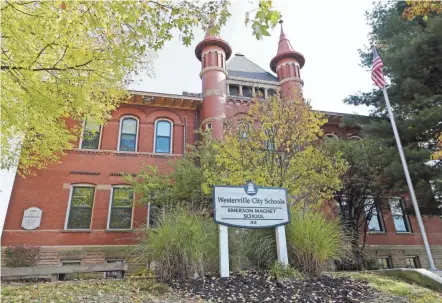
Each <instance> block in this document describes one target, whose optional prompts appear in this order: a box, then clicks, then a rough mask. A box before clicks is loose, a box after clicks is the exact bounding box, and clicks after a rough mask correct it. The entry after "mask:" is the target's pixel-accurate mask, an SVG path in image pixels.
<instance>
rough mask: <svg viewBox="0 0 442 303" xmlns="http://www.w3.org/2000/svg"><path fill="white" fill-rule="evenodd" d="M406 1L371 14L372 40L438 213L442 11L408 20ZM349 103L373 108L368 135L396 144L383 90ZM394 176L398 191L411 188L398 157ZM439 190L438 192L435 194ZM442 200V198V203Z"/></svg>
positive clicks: (367, 61) (413, 165) (415, 172)
mask: <svg viewBox="0 0 442 303" xmlns="http://www.w3.org/2000/svg"><path fill="white" fill-rule="evenodd" d="M405 9H406V3H405V2H398V3H394V4H388V3H387V4H385V3H379V4H377V5H376V6H375V8H374V10H373V12H372V13H370V14H368V15H367V18H368V23H369V25H370V26H371V27H372V33H371V41H370V42H371V44H374V45H376V46H377V48H378V51H379V53H380V55H381V57H382V60H383V62H384V65H385V68H384V74H385V75H386V76H387V78H389V79H390V82H391V84H390V85H388V87H387V91H388V95H389V97H390V101H391V104H392V107H393V111H394V114H395V119H396V123H397V126H398V130H399V134H400V136H401V141H402V144H403V146H404V149H405V154H406V158H407V162H408V165H409V169H410V173H411V177H412V180H413V184H414V186H415V191H416V194H417V198H418V201H419V204H420V206H421V207H422V209H421V211H423V212H424V213H429V214H432V213H433V214H435V213H436V214H438V213H439V210H438V209H437V208H435V206H436V205H437V204H438V202H440V199H439V198H438V197H440V194H438V191H439V190H440V189H438V188H437V187H438V186H435V184H437V182H438V181H437V180H441V179H442V162H441V161H440V160H437V161H433V162H432V164H431V165H429V164H428V163H429V161H430V160H431V158H432V156H433V158H436V157H435V155H437V153H438V152H440V150H441V145H440V143H439V142H438V140H437V139H438V138H439V137H440V135H441V133H442V124H441V123H440V121H441V120H442V80H441V79H442V68H441V66H442V51H441V50H442V15H432V16H429V17H428V19H427V21H423V20H422V18H416V19H413V20H407V19H405V18H403V17H402V14H403V12H404V10H405ZM360 53H361V61H362V65H363V66H364V67H366V68H371V64H372V52H371V49H369V48H367V49H365V50H363V51H360ZM345 102H346V103H347V104H353V105H367V106H371V107H372V108H373V111H372V116H375V117H377V118H378V119H371V122H370V123H367V124H365V125H364V126H363V131H364V133H365V134H366V135H367V136H373V137H380V138H381V139H383V140H384V143H385V144H386V145H387V146H392V147H395V144H396V143H395V141H394V136H393V132H392V128H391V124H390V122H389V118H388V113H387V110H386V108H385V102H384V98H383V95H382V92H381V91H380V90H379V89H378V88H376V89H374V90H373V91H371V92H364V93H358V94H356V95H353V96H350V97H348V98H347V99H346V100H345ZM388 174H389V176H390V177H392V179H394V180H396V181H397V187H396V191H397V192H400V191H402V192H404V191H407V187H406V182H405V178H404V173H403V168H402V165H401V163H400V161H399V159H396V160H395V161H394V163H392V164H391V165H390V166H389V169H388ZM433 191H435V192H433ZM438 199H439V201H438Z"/></svg>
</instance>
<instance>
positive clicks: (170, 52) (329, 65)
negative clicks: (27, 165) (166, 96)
mask: <svg viewBox="0 0 442 303" xmlns="http://www.w3.org/2000/svg"><path fill="white" fill-rule="evenodd" d="M371 1H372V0H357V1H355V0H335V1H328V0H320V1H309V0H290V1H289V0H285V1H274V6H275V7H276V8H277V9H278V10H279V11H281V13H282V19H283V20H284V31H285V33H286V35H287V36H288V38H289V39H290V41H291V44H292V46H293V47H294V49H295V50H296V51H298V52H300V53H302V54H303V55H304V56H305V59H306V63H305V66H304V68H303V69H302V70H301V77H302V79H303V80H304V83H305V84H304V97H305V98H307V99H310V100H311V104H312V106H313V108H314V109H317V110H323V111H331V112H341V113H358V114H368V113H369V110H368V109H367V108H366V107H361V106H360V107H354V106H350V105H346V104H344V103H343V100H344V98H346V97H347V96H349V95H351V94H354V93H356V92H358V91H369V90H370V89H371V88H372V87H373V85H372V82H371V79H370V72H369V71H366V70H365V69H364V68H362V67H361V66H360V65H359V63H360V60H359V54H358V49H359V48H362V47H364V45H365V44H366V43H367V41H368V33H369V32H370V28H369V27H368V26H367V25H366V20H365V17H364V13H365V11H367V10H368V11H370V10H371V8H372V3H371ZM256 5H257V0H255V1H248V0H232V6H231V10H230V11H231V13H232V16H231V18H230V19H229V21H228V23H227V25H226V26H225V27H224V28H223V29H222V30H221V33H220V34H221V37H222V38H223V39H224V40H226V41H227V42H228V43H229V44H230V45H231V47H232V50H233V54H234V53H237V52H240V53H242V54H244V55H245V56H246V57H247V58H248V59H250V60H251V61H253V62H255V63H256V64H258V65H259V66H261V67H262V68H264V69H266V70H267V71H269V72H270V68H269V64H270V60H271V59H272V58H273V57H274V56H275V55H276V50H277V47H278V41H279V33H280V29H279V26H278V27H277V28H275V29H274V30H273V31H272V32H271V37H264V39H263V40H256V38H255V37H254V36H253V35H252V29H251V28H250V27H246V26H245V24H244V18H245V13H246V12H247V11H251V10H253V9H255V8H256ZM203 37H204V31H203V30H201V29H197V30H196V31H195V39H194V41H193V43H192V45H191V46H189V47H185V46H183V45H182V43H181V42H180V40H179V38H178V36H177V35H176V37H175V38H174V39H173V40H172V41H170V42H168V43H166V45H165V46H164V48H163V49H162V50H161V51H160V52H159V53H158V56H157V58H156V60H155V63H154V72H155V77H153V78H149V77H147V76H139V77H138V78H137V79H136V80H137V83H136V84H133V85H132V86H131V87H130V89H135V90H143V91H149V92H160V93H174V94H182V92H183V91H189V92H195V93H199V92H201V79H200V78H199V72H200V68H201V64H200V62H199V61H198V60H197V59H196V57H195V53H194V49H195V46H196V45H197V44H198V42H200V41H201V40H202V39H203ZM14 175H15V174H14V172H6V171H1V172H0V180H1V183H0V228H1V229H3V223H4V218H5V214H6V210H7V204H8V201H9V197H10V193H11V189H12V186H13V181H14Z"/></svg>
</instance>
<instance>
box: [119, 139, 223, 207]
mask: <svg viewBox="0 0 442 303" xmlns="http://www.w3.org/2000/svg"><path fill="white" fill-rule="evenodd" d="M202 135H203V138H204V140H202V141H200V142H198V143H197V144H196V145H195V146H188V149H189V150H188V153H187V154H186V157H184V158H180V159H175V160H171V161H170V162H169V166H168V167H166V168H165V169H163V170H162V171H159V170H158V168H157V167H156V166H155V165H147V166H146V167H143V168H142V169H141V171H140V172H139V173H138V174H136V175H126V176H125V177H124V178H125V180H126V181H127V182H128V183H130V184H131V185H132V186H133V188H134V192H135V193H136V194H137V197H139V200H138V203H141V204H148V203H151V205H155V206H159V207H161V208H163V209H165V210H166V211H167V210H172V209H176V208H177V207H180V206H182V207H186V208H188V209H190V210H198V211H205V210H206V211H208V210H209V207H210V205H211V203H210V201H211V200H210V196H211V192H210V193H209V192H204V191H203V184H204V183H205V182H206V180H205V177H204V174H203V169H210V168H211V167H214V161H215V150H214V146H215V144H216V141H214V140H213V139H212V138H211V136H209V134H207V133H205V134H204V133H202ZM201 163H204V165H201Z"/></svg>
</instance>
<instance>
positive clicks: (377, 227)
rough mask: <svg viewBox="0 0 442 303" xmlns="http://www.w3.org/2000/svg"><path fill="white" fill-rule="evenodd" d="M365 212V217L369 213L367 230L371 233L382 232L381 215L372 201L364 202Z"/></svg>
mask: <svg viewBox="0 0 442 303" xmlns="http://www.w3.org/2000/svg"><path fill="white" fill-rule="evenodd" d="M365 212H366V215H367V217H368V216H370V212H371V216H370V218H369V221H368V230H369V231H371V232H383V231H384V229H383V226H382V221H381V215H380V212H379V209H378V208H377V206H376V205H375V204H374V201H373V199H369V200H368V201H366V205H365Z"/></svg>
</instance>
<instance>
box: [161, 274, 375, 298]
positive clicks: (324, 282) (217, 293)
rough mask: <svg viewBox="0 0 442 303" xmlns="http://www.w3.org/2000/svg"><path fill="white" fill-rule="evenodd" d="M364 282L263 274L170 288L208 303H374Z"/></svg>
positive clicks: (201, 280)
mask: <svg viewBox="0 0 442 303" xmlns="http://www.w3.org/2000/svg"><path fill="white" fill-rule="evenodd" d="M367 284H368V283H367V282H365V281H354V280H351V279H349V278H345V277H339V278H333V277H330V276H328V275H324V276H321V277H318V278H314V279H305V280H298V279H295V280H290V281H284V282H279V281H276V279H275V278H274V277H272V276H269V275H268V273H266V272H259V271H256V272H246V273H235V274H232V275H231V276H230V277H229V278H219V277H215V276H205V277H202V278H198V279H193V280H174V281H171V282H170V285H171V286H172V288H173V289H174V290H175V291H176V292H178V293H179V294H180V295H181V296H184V297H187V298H201V299H203V300H208V301H210V302H270V303H273V302H315V303H316V302H327V303H331V302H374V301H377V299H379V292H378V291H376V290H375V289H373V288H371V287H370V286H368V285H367Z"/></svg>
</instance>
